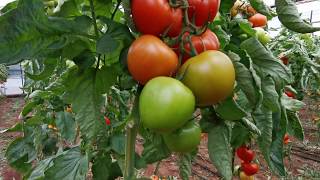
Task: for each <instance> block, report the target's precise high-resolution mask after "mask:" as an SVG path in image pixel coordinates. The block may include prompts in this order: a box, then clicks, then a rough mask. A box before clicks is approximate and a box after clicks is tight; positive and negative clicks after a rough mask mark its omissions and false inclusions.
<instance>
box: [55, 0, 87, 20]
mask: <svg viewBox="0 0 320 180" xmlns="http://www.w3.org/2000/svg"><path fill="white" fill-rule="evenodd" d="M77 3H78V2H77V1H76V0H63V1H58V5H57V6H56V7H55V9H54V16H60V17H75V16H79V15H81V12H80V11H79V9H80V4H77Z"/></svg>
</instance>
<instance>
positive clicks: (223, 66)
mask: <svg viewBox="0 0 320 180" xmlns="http://www.w3.org/2000/svg"><path fill="white" fill-rule="evenodd" d="M179 76H181V77H182V80H181V81H182V82H183V83H184V84H185V85H186V86H187V87H189V88H190V89H191V91H192V92H193V94H194V95H195V97H196V100H197V105H198V106H210V105H213V104H216V103H218V102H219V101H222V100H224V99H225V98H227V97H228V96H229V95H231V93H232V91H233V87H234V84H235V70H234V67H233V64H232V61H231V60H230V58H229V57H228V56H227V55H225V54H224V53H222V52H220V51H215V50H209V51H205V52H203V53H201V54H199V55H197V56H195V57H192V58H190V59H189V60H187V61H186V62H185V63H184V64H183V66H182V67H181V68H180V70H179Z"/></svg>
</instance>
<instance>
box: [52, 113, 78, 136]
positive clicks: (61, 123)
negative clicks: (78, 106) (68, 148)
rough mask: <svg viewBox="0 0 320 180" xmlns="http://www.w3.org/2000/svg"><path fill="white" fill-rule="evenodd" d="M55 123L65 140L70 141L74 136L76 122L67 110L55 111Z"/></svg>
mask: <svg viewBox="0 0 320 180" xmlns="http://www.w3.org/2000/svg"><path fill="white" fill-rule="evenodd" d="M56 115H57V118H56V121H55V122H56V125H57V128H58V129H59V132H60V133H61V136H62V137H63V138H65V139H66V140H67V141H69V142H71V141H73V140H74V138H75V136H76V124H75V121H74V119H73V117H72V114H71V113H69V112H57V113H56Z"/></svg>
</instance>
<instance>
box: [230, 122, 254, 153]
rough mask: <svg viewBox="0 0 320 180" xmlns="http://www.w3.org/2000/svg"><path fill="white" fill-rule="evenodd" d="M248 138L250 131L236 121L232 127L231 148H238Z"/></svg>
mask: <svg viewBox="0 0 320 180" xmlns="http://www.w3.org/2000/svg"><path fill="white" fill-rule="evenodd" d="M249 139H250V133H249V131H248V129H247V128H246V127H244V126H243V125H242V124H241V123H236V124H235V125H234V126H233V127H232V136H231V145H232V147H233V148H238V147H240V146H241V145H242V144H245V143H246V142H247V141H248V140H249Z"/></svg>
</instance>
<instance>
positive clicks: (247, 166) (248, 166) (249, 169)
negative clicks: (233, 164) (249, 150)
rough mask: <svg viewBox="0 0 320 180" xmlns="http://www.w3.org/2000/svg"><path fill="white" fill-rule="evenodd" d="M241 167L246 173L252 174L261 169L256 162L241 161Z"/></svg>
mask: <svg viewBox="0 0 320 180" xmlns="http://www.w3.org/2000/svg"><path fill="white" fill-rule="evenodd" d="M241 169H242V171H243V172H244V173H245V174H246V175H248V176H252V175H254V174H256V173H257V172H258V171H259V165H258V164H256V163H241Z"/></svg>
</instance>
